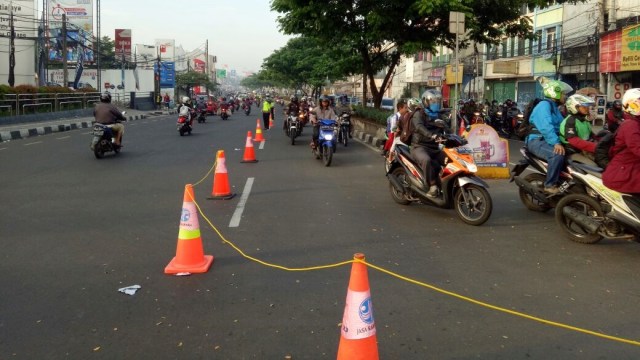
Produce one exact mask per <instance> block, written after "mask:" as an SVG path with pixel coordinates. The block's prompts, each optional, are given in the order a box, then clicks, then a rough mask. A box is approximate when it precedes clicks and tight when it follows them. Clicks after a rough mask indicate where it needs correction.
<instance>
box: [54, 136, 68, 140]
mask: <svg viewBox="0 0 640 360" xmlns="http://www.w3.org/2000/svg"><path fill="white" fill-rule="evenodd" d="M70 137H71V136H63V137H59V138H56V140H64V139H68V138H70Z"/></svg>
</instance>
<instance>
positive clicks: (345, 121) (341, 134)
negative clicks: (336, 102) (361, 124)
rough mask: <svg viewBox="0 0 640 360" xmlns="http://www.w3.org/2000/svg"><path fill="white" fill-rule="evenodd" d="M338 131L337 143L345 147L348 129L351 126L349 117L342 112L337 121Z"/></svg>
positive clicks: (347, 141)
mask: <svg viewBox="0 0 640 360" xmlns="http://www.w3.org/2000/svg"><path fill="white" fill-rule="evenodd" d="M339 124H340V129H339V130H338V142H339V143H341V144H344V146H347V144H348V143H349V127H350V125H351V115H350V114H348V113H346V112H343V113H342V114H340V119H339Z"/></svg>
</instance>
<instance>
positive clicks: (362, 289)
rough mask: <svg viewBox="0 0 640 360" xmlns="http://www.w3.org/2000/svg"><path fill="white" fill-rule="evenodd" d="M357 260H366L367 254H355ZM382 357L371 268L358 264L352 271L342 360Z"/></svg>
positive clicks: (340, 350) (340, 353)
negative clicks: (369, 275) (370, 275)
mask: <svg viewBox="0 0 640 360" xmlns="http://www.w3.org/2000/svg"><path fill="white" fill-rule="evenodd" d="M354 259H356V260H364V255H363V254H355V255H354ZM378 358H379V355H378V340H377V338H376V324H375V321H374V318H373V303H372V302H371V292H370V290H369V278H368V275H367V266H366V265H365V264H364V263H361V262H358V261H356V262H354V263H353V265H352V268H351V277H350V279H349V290H348V292H347V301H346V305H345V307H344V315H343V317H342V328H341V330H340V344H339V345H338V360H347V359H349V360H351V359H362V360H377V359H378Z"/></svg>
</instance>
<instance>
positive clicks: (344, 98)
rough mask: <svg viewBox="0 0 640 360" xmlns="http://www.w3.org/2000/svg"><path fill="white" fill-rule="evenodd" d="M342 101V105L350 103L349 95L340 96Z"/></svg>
mask: <svg viewBox="0 0 640 360" xmlns="http://www.w3.org/2000/svg"><path fill="white" fill-rule="evenodd" d="M340 103H342V105H346V104H347V103H349V98H348V97H347V95H342V96H340Z"/></svg>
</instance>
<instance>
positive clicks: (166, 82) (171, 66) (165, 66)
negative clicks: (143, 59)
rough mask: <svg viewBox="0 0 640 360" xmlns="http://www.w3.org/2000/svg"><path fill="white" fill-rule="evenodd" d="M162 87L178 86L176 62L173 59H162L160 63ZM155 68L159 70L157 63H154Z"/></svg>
mask: <svg viewBox="0 0 640 360" xmlns="http://www.w3.org/2000/svg"><path fill="white" fill-rule="evenodd" d="M160 64H161V65H160V87H161V88H173V87H175V86H176V63H175V62H173V61H162V62H161V63H160ZM153 70H154V71H158V65H157V63H155V64H153Z"/></svg>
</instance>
